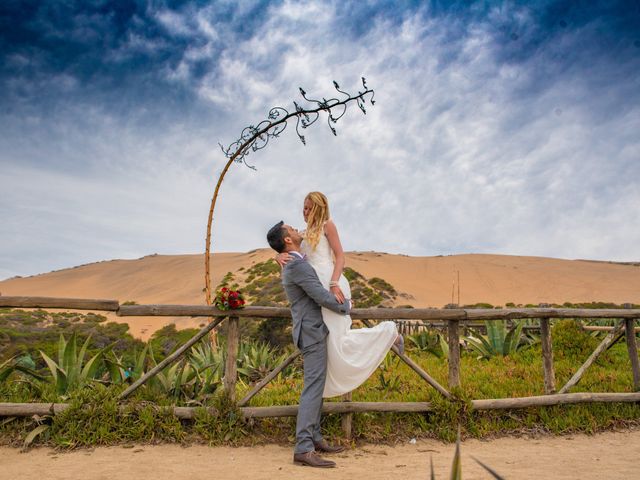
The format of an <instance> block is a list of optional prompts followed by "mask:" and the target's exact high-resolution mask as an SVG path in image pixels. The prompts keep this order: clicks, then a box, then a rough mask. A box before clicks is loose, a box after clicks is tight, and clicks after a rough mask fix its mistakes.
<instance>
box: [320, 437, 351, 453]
mask: <svg viewBox="0 0 640 480" xmlns="http://www.w3.org/2000/svg"><path fill="white" fill-rule="evenodd" d="M313 446H314V447H315V448H316V450H317V451H318V452H324V453H340V452H344V447H343V446H342V445H329V444H328V443H327V442H325V441H324V440H321V441H320V442H313Z"/></svg>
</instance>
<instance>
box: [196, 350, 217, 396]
mask: <svg viewBox="0 0 640 480" xmlns="http://www.w3.org/2000/svg"><path fill="white" fill-rule="evenodd" d="M189 363H190V364H191V367H192V368H193V369H194V371H195V383H194V392H193V393H194V397H198V396H206V395H210V394H214V393H215V392H216V390H217V389H218V388H219V387H220V386H221V385H222V376H223V375H224V356H223V354H222V350H221V349H214V348H211V343H209V342H203V343H200V344H199V345H197V346H194V347H193V348H192V349H191V352H190V353H189Z"/></svg>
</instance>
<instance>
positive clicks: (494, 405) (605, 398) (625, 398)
mask: <svg viewBox="0 0 640 480" xmlns="http://www.w3.org/2000/svg"><path fill="white" fill-rule="evenodd" d="M596 402H599V403H634V402H640V392H636V393H565V394H556V395H541V396H534V397H521V398H495V399H485V400H472V401H471V405H472V407H473V409H474V410H504V409H513V408H530V407H549V406H553V405H568V404H578V403H596ZM68 407H69V404H66V403H0V416H5V417H30V416H32V415H40V416H42V415H55V414H57V413H60V412H62V411H64V410H66V409H67V408H68ZM158 408H173V412H174V414H175V415H176V416H177V417H178V418H183V419H192V418H194V417H195V414H196V412H197V410H198V409H200V408H202V407H158ZM207 410H208V411H209V412H210V413H215V412H216V410H215V409H213V408H208V409H207ZM432 410H433V406H432V404H431V402H325V403H324V404H323V405H322V413H364V412H396V413H398V412H400V413H419V412H430V411H432ZM240 411H241V412H242V415H243V416H244V417H245V418H269V417H295V416H296V415H297V414H298V405H282V406H272V407H241V408H240Z"/></svg>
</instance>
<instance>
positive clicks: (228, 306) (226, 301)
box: [213, 287, 244, 310]
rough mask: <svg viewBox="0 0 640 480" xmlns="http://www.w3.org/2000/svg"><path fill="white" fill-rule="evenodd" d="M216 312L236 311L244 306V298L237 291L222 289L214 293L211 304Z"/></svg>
mask: <svg viewBox="0 0 640 480" xmlns="http://www.w3.org/2000/svg"><path fill="white" fill-rule="evenodd" d="M213 304H214V305H215V307H216V308H217V309H218V310H236V309H238V308H242V307H243V306H244V298H242V293H240V291H239V290H237V291H236V290H230V289H228V288H227V287H222V288H221V289H220V290H218V293H216V298H215V300H214V302H213Z"/></svg>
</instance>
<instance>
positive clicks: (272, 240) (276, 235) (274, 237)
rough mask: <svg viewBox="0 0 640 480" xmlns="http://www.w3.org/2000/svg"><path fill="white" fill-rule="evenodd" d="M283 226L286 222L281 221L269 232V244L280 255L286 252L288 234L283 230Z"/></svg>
mask: <svg viewBox="0 0 640 480" xmlns="http://www.w3.org/2000/svg"><path fill="white" fill-rule="evenodd" d="M283 225H284V221H282V220H280V221H279V222H278V223H276V224H275V225H274V226H273V227H271V228H270V229H269V231H268V232H267V242H269V246H270V247H271V248H273V249H274V250H275V251H276V252H278V253H282V252H284V248H285V243H284V238H285V237H286V236H287V235H286V233H287V232H286V230H285V229H284V228H282V227H283Z"/></svg>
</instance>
